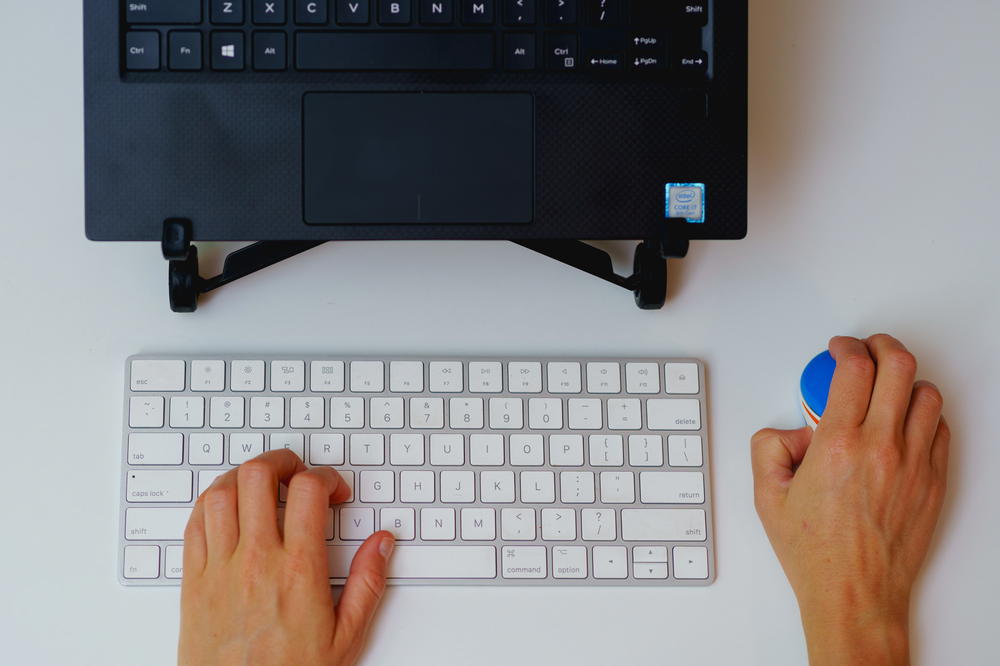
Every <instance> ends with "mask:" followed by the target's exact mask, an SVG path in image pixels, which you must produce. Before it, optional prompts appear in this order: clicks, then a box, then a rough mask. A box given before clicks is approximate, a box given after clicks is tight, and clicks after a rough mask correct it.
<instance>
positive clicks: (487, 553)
mask: <svg viewBox="0 0 1000 666" xmlns="http://www.w3.org/2000/svg"><path fill="white" fill-rule="evenodd" d="M326 550H327V560H328V562H329V566H330V578H347V574H348V573H349V572H350V570H351V560H353V559H354V553H356V552H357V551H358V546H327V549H326ZM496 576H497V551H496V548H495V547H493V546H396V548H395V549H394V550H393V551H392V558H391V559H390V561H389V575H388V578H496Z"/></svg>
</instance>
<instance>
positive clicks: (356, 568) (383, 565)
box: [337, 532, 395, 645]
mask: <svg viewBox="0 0 1000 666" xmlns="http://www.w3.org/2000/svg"><path fill="white" fill-rule="evenodd" d="M394 545H395V540H394V539H393V537H392V534H390V533H389V532H376V533H375V534H373V535H371V536H370V537H368V540H367V541H365V542H364V543H363V544H361V548H359V549H358V552H357V554H356V555H355V556H354V561H353V562H351V572H350V574H349V575H348V577H347V582H346V583H345V584H344V592H343V594H341V595H340V603H338V604H337V634H342V635H343V637H344V638H343V640H345V641H346V642H347V643H349V644H353V645H359V644H360V643H361V642H363V641H364V637H365V634H366V633H367V632H368V627H369V626H370V625H371V621H372V618H373V617H374V615H375V609H376V608H378V603H379V601H380V600H381V599H382V593H383V592H384V591H385V575H386V570H387V567H388V563H389V556H390V555H391V554H392V549H393V546H394Z"/></svg>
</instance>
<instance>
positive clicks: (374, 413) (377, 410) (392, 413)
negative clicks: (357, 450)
mask: <svg viewBox="0 0 1000 666" xmlns="http://www.w3.org/2000/svg"><path fill="white" fill-rule="evenodd" d="M371 427H372V429H379V428H390V429H396V428H402V427H403V399H402V398H377V399H375V398H373V399H372V401H371Z"/></svg>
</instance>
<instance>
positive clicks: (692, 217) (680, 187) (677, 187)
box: [665, 183, 705, 224]
mask: <svg viewBox="0 0 1000 666" xmlns="http://www.w3.org/2000/svg"><path fill="white" fill-rule="evenodd" d="M666 198H667V201H666V213H665V214H666V217H679V218H683V219H685V220H687V221H688V222H690V223H692V224H704V222H705V184H704V183H667V187H666Z"/></svg>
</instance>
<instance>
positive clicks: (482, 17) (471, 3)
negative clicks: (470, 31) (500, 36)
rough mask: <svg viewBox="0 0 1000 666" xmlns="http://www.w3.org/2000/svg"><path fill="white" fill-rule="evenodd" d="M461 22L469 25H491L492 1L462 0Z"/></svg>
mask: <svg viewBox="0 0 1000 666" xmlns="http://www.w3.org/2000/svg"><path fill="white" fill-rule="evenodd" d="M462 22H463V23H468V24H470V25H489V24H490V23H493V0H462Z"/></svg>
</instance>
